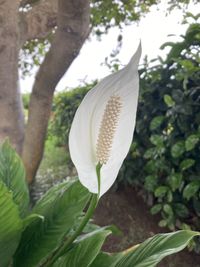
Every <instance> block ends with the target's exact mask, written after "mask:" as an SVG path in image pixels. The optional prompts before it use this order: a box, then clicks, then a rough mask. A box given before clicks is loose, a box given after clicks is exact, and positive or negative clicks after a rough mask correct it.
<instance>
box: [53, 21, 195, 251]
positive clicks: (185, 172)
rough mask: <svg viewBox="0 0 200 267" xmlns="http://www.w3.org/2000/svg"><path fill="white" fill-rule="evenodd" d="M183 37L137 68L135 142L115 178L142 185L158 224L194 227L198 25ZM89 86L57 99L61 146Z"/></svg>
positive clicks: (56, 123) (55, 126) (55, 131)
mask: <svg viewBox="0 0 200 267" xmlns="http://www.w3.org/2000/svg"><path fill="white" fill-rule="evenodd" d="M182 38H183V40H182V42H178V43H166V44H164V45H163V48H164V47H166V46H171V49H170V52H169V54H168V56H167V58H166V60H165V61H163V60H162V59H158V60H157V62H156V63H157V65H155V62H154V65H155V66H154V67H149V65H148V64H147V63H145V64H144V66H143V68H142V69H141V70H140V74H141V90H140V100H139V109H138V115H137V125H136V131H135V136H134V142H133V144H132V147H131V150H130V152H129V154H128V155H127V159H126V161H125V162H124V164H123V167H122V169H121V171H120V174H119V177H118V181H119V182H123V183H129V184H136V185H138V186H140V187H142V188H143V187H144V189H145V190H146V191H147V192H148V194H150V195H151V197H152V203H151V205H152V208H151V212H152V214H156V213H160V214H161V216H162V220H161V221H160V223H159V224H160V226H167V227H169V228H170V229H175V228H176V227H178V228H181V229H185V228H193V229H199V226H200V225H199V215H200V197H199V194H200V178H199V173H200V126H199V125H200V87H199V84H200V58H199V54H200V46H199V44H200V25H199V24H197V23H196V24H192V25H190V27H189V28H188V30H187V32H186V34H185V36H183V37H182ZM92 86H93V85H92ZM92 86H91V87H92ZM89 89H90V86H86V87H84V88H78V89H76V90H74V91H71V92H65V93H61V94H59V95H58V96H57V97H56V100H55V102H54V115H55V116H54V119H53V120H52V124H51V133H53V134H55V135H57V136H58V138H59V143H60V144H62V145H66V144H67V140H68V133H69V129H70V125H71V121H72V118H73V115H74V113H75V110H76V108H77V107H78V104H79V103H80V101H81V99H82V98H83V96H84V95H85V94H86V92H87V91H88V90H89ZM196 249H197V250H198V247H196Z"/></svg>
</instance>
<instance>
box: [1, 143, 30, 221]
mask: <svg viewBox="0 0 200 267" xmlns="http://www.w3.org/2000/svg"><path fill="white" fill-rule="evenodd" d="M0 181H2V182H3V183H4V184H5V185H6V186H7V188H8V189H9V190H10V191H12V192H13V200H14V202H15V204H17V205H18V207H19V212H20V215H21V216H22V217H23V216H24V215H25V214H26V213H27V209H28V205H29V192H28V187H27V184H26V180H25V170H24V166H23V164H22V162H21V159H20V158H19V156H18V155H17V153H16V152H15V150H14V149H13V148H12V147H11V146H10V144H9V142H8V141H6V142H4V143H3V144H2V145H1V147H0Z"/></svg>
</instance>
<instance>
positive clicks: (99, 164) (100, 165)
mask: <svg viewBox="0 0 200 267" xmlns="http://www.w3.org/2000/svg"><path fill="white" fill-rule="evenodd" d="M101 167H102V164H101V163H100V162H99V163H98V164H97V166H96V174H97V181H98V198H99V196H100V191H101Z"/></svg>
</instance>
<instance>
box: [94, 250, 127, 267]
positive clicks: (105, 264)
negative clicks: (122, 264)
mask: <svg viewBox="0 0 200 267" xmlns="http://www.w3.org/2000/svg"><path fill="white" fill-rule="evenodd" d="M122 255H123V254H122V253H113V254H109V253H105V252H101V253H99V254H98V255H97V257H96V258H95V260H94V261H93V262H92V264H91V265H90V267H115V265H116V263H117V262H118V261H119V260H120V259H121V257H122Z"/></svg>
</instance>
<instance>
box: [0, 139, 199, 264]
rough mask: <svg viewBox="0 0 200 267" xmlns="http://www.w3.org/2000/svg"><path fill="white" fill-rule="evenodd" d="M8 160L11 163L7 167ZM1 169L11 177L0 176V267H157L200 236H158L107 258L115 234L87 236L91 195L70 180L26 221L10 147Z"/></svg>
mask: <svg viewBox="0 0 200 267" xmlns="http://www.w3.org/2000/svg"><path fill="white" fill-rule="evenodd" d="M8 155H9V157H8V159H9V160H7V161H5V158H7V156H8ZM2 166H3V168H4V169H6V170H8V172H2V173H1V176H0V206H1V209H0V259H1V260H0V266H1V267H8V266H9V267H11V266H13V267H19V266H20V267H23V266H24V267H39V266H43V267H50V266H54V267H64V266H70V267H80V266H81V267H98V266H101V267H103V266H112V267H117V266H118V267H120V266H122V264H123V266H127V267H128V266H130V267H131V266H133V265H134V266H155V265H156V264H157V263H158V262H160V261H161V259H162V258H164V257H165V256H167V255H170V254H173V253H175V252H178V251H180V250H182V249H183V248H184V247H185V246H187V244H188V242H189V240H190V239H191V238H192V237H194V236H196V235H200V234H199V233H197V232H192V231H187V230H185V231H181V232H176V233H170V234H164V235H157V236H155V237H153V238H151V239H149V240H147V241H145V242H144V243H143V244H141V245H139V246H138V247H137V248H136V249H131V250H129V251H130V252H120V253H117V254H115V255H109V254H106V253H104V252H102V251H101V247H102V245H103V243H104V241H105V239H106V237H107V236H108V235H109V234H111V233H112V232H113V231H115V229H114V227H103V228H101V227H96V229H95V230H92V229H90V230H89V232H87V231H88V229H89V228H88V229H87V231H86V232H87V233H85V231H83V230H84V228H85V226H86V224H87V223H88V222H89V220H90V218H91V216H92V214H93V212H94V210H95V208H96V205H97V203H98V198H97V195H95V194H93V195H92V198H91V193H89V192H88V190H87V189H86V188H85V187H83V186H82V185H81V184H80V182H79V181H78V180H77V179H72V178H71V179H68V180H66V181H64V182H63V183H61V184H59V185H56V186H54V187H52V188H51V189H50V190H49V191H48V192H47V193H46V194H45V195H44V196H43V197H42V198H41V199H40V200H39V201H38V202H37V203H36V205H35V206H34V207H33V209H32V211H30V213H29V215H28V216H26V217H25V218H22V216H24V214H20V210H21V203H22V202H23V199H22V198H18V194H19V192H20V191H19V188H18V187H19V186H18V183H14V186H10V185H12V180H13V179H14V178H13V177H14V175H13V173H12V172H11V170H13V171H15V172H16V176H17V181H20V180H21V181H24V172H21V169H22V163H21V160H20V159H19V157H18V156H17V154H16V152H15V151H14V150H13V149H12V148H11V147H10V145H9V143H8V141H6V142H5V143H4V144H3V145H2V146H1V157H0V167H1V168H2ZM10 173H12V175H10ZM4 177H6V179H4ZM22 185H23V183H22ZM9 186H10V187H9ZM22 188H23V189H24V187H23V186H22ZM16 192H17V193H16ZM22 192H23V191H22ZM88 202H90V203H89V207H88V208H87V211H86V213H85V214H84V212H83V209H84V208H85V207H86V205H87V204H88ZM165 206H166V205H165ZM165 209H166V210H168V209H169V207H165ZM92 228H94V227H92ZM100 264H101V265H100ZM108 264H109V265H108Z"/></svg>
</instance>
